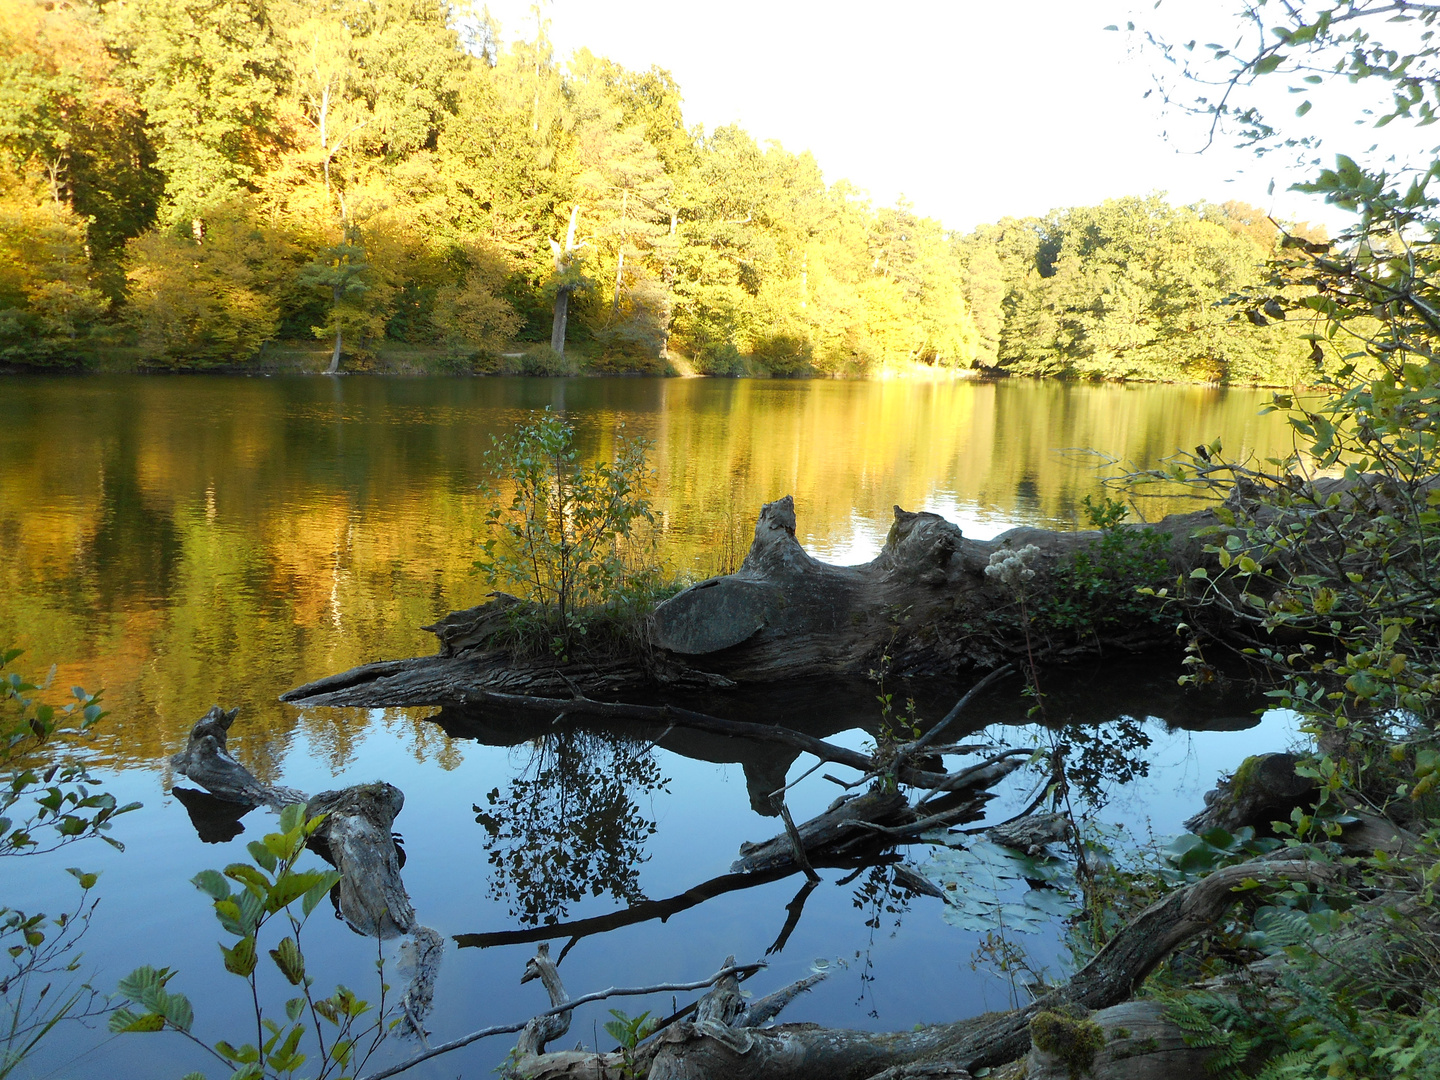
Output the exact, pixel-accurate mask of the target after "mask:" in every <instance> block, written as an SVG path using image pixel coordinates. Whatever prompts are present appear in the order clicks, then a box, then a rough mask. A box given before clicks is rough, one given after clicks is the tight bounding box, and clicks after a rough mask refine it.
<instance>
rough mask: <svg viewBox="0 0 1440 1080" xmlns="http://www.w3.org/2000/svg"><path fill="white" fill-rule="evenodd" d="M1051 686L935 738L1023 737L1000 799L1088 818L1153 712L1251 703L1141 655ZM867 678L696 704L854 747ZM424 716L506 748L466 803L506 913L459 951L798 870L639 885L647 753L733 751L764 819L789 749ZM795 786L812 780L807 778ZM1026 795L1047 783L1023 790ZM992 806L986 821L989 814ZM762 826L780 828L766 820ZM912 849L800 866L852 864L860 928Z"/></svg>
mask: <svg viewBox="0 0 1440 1080" xmlns="http://www.w3.org/2000/svg"><path fill="white" fill-rule="evenodd" d="M1052 682H1053V686H1052V687H1051V689H1050V690H1049V692H1048V693H1047V705H1046V712H1047V714H1048V716H1050V717H1053V718H1054V722H1053V723H1049V724H1046V723H1038V722H1036V720H1035V718H1034V717H1032V716H1029V715H1027V713H1028V712H1029V711H1030V710H1031V705H1032V700H1033V699H1031V698H1027V697H1024V696H1022V695H1021V694H1020V693H1019V690H1020V685H1021V684H1020V681H1019V680H1018V679H1012V680H1010V681H1009V682H1008V683H1003V682H1002V683H1001V684H1000V685H998V686H997V687H995V688H992V689H990V690H989V691H987V692H986V693H984V694H983V695H981V696H980V697H978V698H977V699H976V700H975V701H974V702H973V703H972V704H971V706H970V708H969V711H968V713H967V714H966V716H965V718H964V721H963V722H962V723H961V724H959V725H957V728H956V729H951V730H949V731H947V739H950V738H953V739H956V740H963V741H966V742H967V744H969V745H979V746H988V747H990V748H993V749H1004V748H1010V747H1017V746H1019V747H1027V746H1028V747H1034V748H1035V750H1036V754H1035V756H1034V760H1033V761H1032V762H1030V765H1029V767H1028V768H1027V769H1024V770H1021V771H1020V772H1019V773H1016V774H1015V775H1014V776H1013V777H1012V778H1011V779H1010V781H1007V783H1006V791H1007V792H1008V794H1009V798H1008V799H1006V800H1005V801H1006V802H1014V801H1015V800H1016V799H1017V798H1019V799H1020V801H1022V802H1029V803H1032V804H1034V803H1036V802H1037V801H1038V802H1041V803H1043V804H1044V806H1045V808H1049V807H1050V806H1052V805H1054V806H1060V805H1064V806H1067V807H1070V808H1073V810H1074V812H1075V813H1076V814H1077V815H1078V816H1080V817H1082V818H1087V819H1088V818H1091V817H1094V816H1095V815H1097V814H1100V813H1101V812H1102V811H1103V810H1104V809H1105V807H1106V805H1107V804H1108V802H1109V801H1110V799H1111V797H1112V795H1114V794H1115V793H1116V792H1117V791H1119V790H1121V789H1123V788H1124V787H1125V786H1126V785H1128V784H1130V783H1132V782H1133V781H1135V780H1136V779H1138V778H1143V777H1146V776H1148V775H1149V772H1150V764H1151V761H1150V753H1149V751H1150V747H1151V744H1152V738H1153V737H1152V735H1151V733H1150V728H1151V727H1152V726H1153V725H1154V724H1155V723H1156V722H1157V721H1158V722H1159V723H1160V724H1162V725H1163V726H1164V727H1166V728H1168V729H1170V730H1191V729H1198V730H1212V731H1213V730H1234V729H1241V728H1248V727H1251V726H1253V725H1254V724H1255V723H1256V722H1257V717H1258V713H1257V710H1258V708H1259V707H1260V706H1261V704H1262V703H1263V698H1258V697H1256V696H1255V695H1253V693H1251V692H1250V691H1248V690H1247V689H1246V688H1245V687H1244V686H1243V685H1240V684H1235V683H1229V684H1222V686H1221V687H1212V688H1210V689H1208V690H1205V691H1196V690H1185V689H1182V688H1180V687H1179V686H1177V685H1176V683H1175V679H1174V675H1173V674H1172V673H1171V672H1169V671H1167V670H1165V668H1164V665H1163V664H1157V663H1156V662H1155V661H1154V659H1150V658H1147V659H1142V660H1138V661H1137V660H1128V661H1127V660H1116V661H1111V662H1109V663H1106V664H1103V665H1098V666H1097V667H1095V668H1093V669H1091V670H1089V671H1087V672H1084V673H1079V672H1072V673H1067V674H1062V675H1059V676H1057V677H1055V678H1053V679H1052ZM906 690H907V692H909V693H911V694H912V695H913V696H914V697H915V698H916V699H917V710H918V711H919V712H920V714H921V715H924V716H929V717H932V718H933V717H938V716H939V715H941V714H942V713H943V712H945V710H946V709H947V708H948V707H949V705H950V704H951V702H950V701H949V698H948V696H947V695H949V694H950V693H951V692H952V691H951V684H950V683H949V682H948V681H944V680H931V681H917V682H915V683H913V684H910V685H908V686H907V687H906ZM874 691H875V687H874V686H873V685H872V684H870V683H868V682H866V681H864V680H848V681H847V680H827V681H826V682H824V683H819V684H800V685H793V686H789V687H785V688H778V689H777V688H766V689H765V690H764V691H756V690H753V689H752V690H748V691H747V690H741V691H737V692H735V693H733V694H730V695H726V696H724V697H715V698H710V699H709V700H708V705H709V707H710V708H712V709H713V710H714V712H715V714H716V715H721V716H725V717H727V718H730V719H745V720H748V721H752V722H753V721H756V720H759V721H761V722H766V721H768V722H771V723H777V724H783V725H785V726H787V727H790V728H792V729H793V730H797V731H800V732H802V733H803V734H805V735H809V736H813V737H816V738H821V739H831V738H833V737H835V736H847V735H848V736H849V741H850V742H851V743H854V742H856V740H859V742H860V744H861V745H864V744H865V743H867V742H869V743H872V744H873V740H874V739H875V738H876V736H877V734H878V732H879V727H880V725H879V720H880V711H879V709H878V706H877V705H876V703H875V700H874ZM694 704H697V705H698V704H700V703H699V702H696V703H694ZM431 720H432V721H433V722H435V723H438V724H439V725H440V726H441V727H442V728H443V729H444V730H445V731H446V732H447V734H449V735H450V736H452V737H454V738H457V739H462V740H464V739H471V740H475V741H478V742H482V743H490V744H494V745H504V746H511V747H513V749H512V751H511V757H512V761H513V762H514V771H513V774H512V775H511V776H510V777H509V779H508V780H507V781H506V782H505V783H504V784H503V785H497V786H496V787H494V788H492V789H491V790H490V791H489V792H488V793H487V794H486V796H485V801H484V802H483V803H477V804H476V805H475V806H474V811H475V814H476V822H477V824H479V825H480V826H481V827H482V828H483V830H484V832H485V839H484V848H485V850H486V853H487V857H488V860H489V864H490V866H491V868H492V874H491V877H490V879H489V887H490V890H491V896H492V899H494V900H496V901H499V902H501V903H503V904H505V905H506V907H507V909H508V912H509V915H510V917H511V919H513V920H514V921H515V922H516V923H518V924H519V925H518V928H511V929H493V930H481V931H475V932H470V933H463V934H459V935H456V941H457V943H458V944H460V945H461V947H467V946H470V947H481V948H485V947H493V946H499V945H515V944H521V943H525V942H537V941H545V940H553V939H561V938H568V939H569V943H568V944H567V945H566V946H565V951H568V950H569V949H570V948H571V947H573V946H574V944H575V943H576V942H578V941H579V940H581V939H583V938H585V937H588V936H590V935H593V934H598V933H605V932H609V931H612V930H615V929H618V928H620V927H623V926H629V925H634V924H635V923H639V922H645V921H649V920H654V919H658V920H661V921H664V920H666V919H668V918H670V916H671V915H673V914H675V913H677V912H680V911H685V910H688V909H690V908H692V907H696V906H699V905H701V904H703V903H705V902H706V901H707V900H710V899H713V898H714V897H717V896H720V895H723V894H725V893H730V892H734V891H737V890H743V889H749V888H754V887H756V886H759V885H765V884H769V883H770V882H773V881H776V880H779V879H781V878H784V877H789V876H792V875H797V874H799V873H800V872H801V868H800V867H799V866H792V867H789V868H786V869H783V870H775V871H762V872H749V873H735V872H732V873H728V874H722V875H719V876H716V877H713V878H710V879H707V880H704V881H698V882H695V883H693V884H692V885H690V887H688V888H686V889H684V890H683V891H681V892H678V893H675V894H673V895H669V896H664V897H650V896H647V895H646V894H645V892H644V891H643V890H642V889H641V887H640V876H639V870H640V867H641V865H642V864H643V863H644V862H646V861H647V860H648V859H649V853H648V851H647V843H648V841H649V839H650V838H651V837H652V836H654V835H655V833H656V831H657V828H658V826H657V823H656V821H655V819H654V816H653V800H654V796H655V795H656V794H657V793H662V792H664V793H669V791H670V783H671V780H670V779H669V778H668V777H667V776H666V775H664V771H663V769H662V766H661V764H660V762H659V760H658V758H657V755H656V753H655V751H656V750H657V749H662V750H665V751H669V752H670V753H673V754H678V755H680V756H682V757H686V758H690V759H692V760H698V761H711V762H728V763H733V764H738V765H739V766H741V768H742V770H743V771H744V774H745V781H746V789H747V792H748V795H749V801H750V804H751V809H752V810H753V811H754V812H755V813H757V814H759V815H762V816H763V817H767V818H771V819H776V818H777V809H776V805H775V803H774V802H773V801H772V796H773V795H774V794H775V793H776V792H777V791H778V790H779V789H782V788H784V787H785V786H786V779H787V776H788V775H789V774H790V772H791V771H792V767H793V766H794V765H795V764H796V762H797V761H799V760H800V759H801V758H802V757H804V755H802V754H801V753H800V752H798V751H796V750H793V749H790V748H787V747H784V746H779V745H777V744H775V743H771V742H760V741H753V740H750V739H745V738H737V737H733V736H721V735H709V734H705V733H701V732H697V731H693V730H689V729H686V728H684V727H681V726H669V727H660V726H657V725H649V724H638V723H637V724H614V723H610V724H603V725H590V724H580V723H572V722H569V721H567V720H566V719H565V718H563V717H560V718H557V719H556V721H554V722H553V723H552V722H550V721H547V720H537V719H536V718H535V717H534V715H533V714H529V713H526V714H515V713H509V714H507V713H506V712H505V711H504V710H503V709H499V710H496V709H481V708H473V707H472V708H464V709H462V708H453V707H452V708H445V709H442V710H441V711H440V712H439V713H437V714H436V715H435V716H433V717H432V718H431ZM977 740H978V743H977ZM808 782H809V783H812V784H813V785H815V786H818V787H820V788H824V787H825V786H826V785H825V783H824V781H823V780H822V779H821V777H820V776H816V777H814V778H813V779H812V780H811V781H808ZM1057 783H1058V785H1059V788H1058V794H1057ZM836 792H837V793H838V789H836ZM1022 792H1028V793H1026V794H1023V795H1022V794H1021V793H1022ZM1037 792H1045V793H1046V794H1045V795H1042V797H1041V798H1040V799H1039V800H1037V799H1035V798H1032V796H1034V795H1035V794H1036V793H1037ZM990 817H991V818H992V819H993V820H991V821H990V822H989V823H990V824H993V823H994V821H995V820H999V819H998V818H994V815H990ZM775 831H776V832H777V833H778V832H779V831H780V825H779V822H778V820H776V821H775ZM972 831H973V830H972ZM754 839H764V838H763V837H755V838H754ZM923 852H924V847H923V845H922V846H921V847H920V848H919V849H918V851H917V850H912V849H909V848H907V847H906V846H901V847H899V848H896V847H894V846H879V847H878V848H877V850H876V851H875V852H874V853H873V854H871V855H869V856H867V857H860V858H855V857H849V858H826V857H825V856H823V855H822V856H820V857H819V858H817V859H815V865H816V866H817V867H826V868H841V869H843V870H846V871H849V873H847V874H843V875H841V877H840V878H839V883H840V884H850V883H852V882H853V883H854V888H853V894H852V904H853V907H854V908H856V909H858V910H859V911H860V912H861V914H862V916H863V918H862V922H863V925H864V926H865V927H866V928H868V929H870V930H871V931H872V932H873V931H876V930H879V929H880V927H881V924H882V922H883V921H884V920H885V919H886V918H889V917H894V918H896V919H897V920H898V918H899V917H900V916H902V915H903V914H904V913H905V912H906V911H908V910H909V907H910V903H911V901H912V900H913V899H914V898H915V897H916V896H917V895H919V893H920V892H921V891H925V890H923V889H922V888H921V887H920V886H917V883H916V875H915V874H914V872H913V867H912V866H911V865H910V861H911V860H914V859H916V858H921V857H923ZM722 854H723V853H722ZM922 885H923V883H922ZM815 887H816V883H815V882H810V881H806V882H804V883H803V884H802V885H801V886H800V888H799V891H798V892H797V893H796V895H795V896H794V898H793V899H792V900H790V902H789V903H788V904H787V905H786V907H785V910H784V913H783V915H782V914H779V913H777V916H776V918H777V920H783V922H777V933H776V937H775V940H774V942H773V943H772V944H771V945H770V947H769V950H768V952H770V953H773V952H778V951H780V950H781V949H783V948H784V946H785V943H786V941H787V940H788V939H789V937H790V935H791V933H792V932H793V931H794V929H795V926H796V924H797V923H798V921H799V920H800V918H801V916H802V913H803V910H804V907H805V903H806V900H807V898H808V897H809V895H810V893H811V892H812V890H813V889H814V888H815ZM586 897H608V898H610V899H611V901H612V902H613V903H615V904H616V905H618V908H617V910H613V911H610V912H607V913H604V914H600V915H589V916H585V917H583V918H579V919H571V918H570V917H569V916H570V912H571V908H572V907H573V905H575V904H576V903H578V902H580V901H581V900H582V899H584V898H586ZM897 925H898V922H897ZM562 955H563V953H562Z"/></svg>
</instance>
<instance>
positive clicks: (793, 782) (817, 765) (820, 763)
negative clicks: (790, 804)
mask: <svg viewBox="0 0 1440 1080" xmlns="http://www.w3.org/2000/svg"><path fill="white" fill-rule="evenodd" d="M824 765H825V762H824V761H817V762H816V763H815V764H814V765H811V766H810V768H808V769H806V770H805V771H804V772H802V773H801V774H800V775H799V776H797V777H796V778H795V779H794V780H791V781H790V782H789V783H788V784H786V785H785V786H784V787H782V788H776V789H775V790H774V791H772V792H770V798H771V800H772V801H773V800H775V799H778V798H780V796H782V795H784V794H785V792H787V791H789V790H790V789H791V788H792V787H794V786H795V785H796V784H798V783H800V781H801V780H804V779H805V778H806V777H807V776H809V775H810V774H811V773H813V772H814V771H815V770H816V769H819V768H823V767H824Z"/></svg>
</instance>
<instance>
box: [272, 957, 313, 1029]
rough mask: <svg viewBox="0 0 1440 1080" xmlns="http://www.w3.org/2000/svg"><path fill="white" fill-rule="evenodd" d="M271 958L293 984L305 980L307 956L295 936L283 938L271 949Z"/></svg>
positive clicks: (295, 984)
mask: <svg viewBox="0 0 1440 1080" xmlns="http://www.w3.org/2000/svg"><path fill="white" fill-rule="evenodd" d="M270 958H271V959H272V960H274V961H275V966H276V967H278V968H279V969H280V973H281V974H282V975H284V976H285V978H287V979H289V980H290V983H291V985H292V986H299V985H301V984H302V983H303V982H304V981H305V958H304V957H303V956H302V955H301V954H300V944H299V942H297V941H296V940H295V939H294V938H293V937H286V938H281V939H280V944H279V945H278V946H277V947H276V948H274V949H271V950H270ZM291 1019H294V1017H291Z"/></svg>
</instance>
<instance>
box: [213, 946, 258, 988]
mask: <svg viewBox="0 0 1440 1080" xmlns="http://www.w3.org/2000/svg"><path fill="white" fill-rule="evenodd" d="M220 954H221V955H222V956H223V957H224V958H225V970H226V971H229V972H231V973H233V974H235V975H239V976H241V977H242V978H247V979H248V978H249V977H250V974H251V973H252V972H253V971H254V970H255V964H256V960H257V958H256V955H255V939H254V938H253V937H243V938H241V939H240V940H239V941H237V942H236V943H235V944H234V945H233V946H232V947H231V948H228V949H227V948H226V947H225V946H224V945H221V946H220Z"/></svg>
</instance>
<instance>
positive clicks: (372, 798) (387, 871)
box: [305, 783, 417, 939]
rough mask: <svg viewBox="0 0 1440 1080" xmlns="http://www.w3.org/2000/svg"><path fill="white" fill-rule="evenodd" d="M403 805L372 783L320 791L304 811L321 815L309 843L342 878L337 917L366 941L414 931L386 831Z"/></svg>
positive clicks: (395, 791) (396, 792)
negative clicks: (364, 936)
mask: <svg viewBox="0 0 1440 1080" xmlns="http://www.w3.org/2000/svg"><path fill="white" fill-rule="evenodd" d="M404 805H405V796H404V795H403V794H402V793H401V791H400V789H399V788H397V787H393V786H392V785H390V784H384V783H377V784H359V785H357V786H355V787H348V788H344V789H343V790H341V791H322V792H321V793H320V794H319V795H316V796H315V797H314V798H313V799H311V800H310V801H309V802H308V803H307V804H306V806H305V816H306V817H312V818H313V817H316V816H317V815H320V814H324V815H325V817H324V820H323V821H321V822H320V827H319V828H317V829H316V830H315V832H314V834H313V835H312V836H311V838H310V839H311V845H312V846H313V847H314V848H315V849H316V850H317V851H319V852H320V854H321V855H322V856H324V858H325V859H327V860H328V861H329V862H330V863H332V864H333V865H334V866H335V869H337V870H339V871H340V873H341V875H342V877H341V879H340V886H339V890H340V891H339V896H338V898H337V904H338V907H339V911H340V914H341V915H343V916H344V917H345V921H346V922H348V923H349V924H350V927H351V929H353V930H354V931H355V932H356V933H360V934H364V935H366V936H367V937H378V938H382V939H383V938H393V937H398V936H399V935H400V934H409V933H412V932H413V931H414V930H415V929H416V928H417V923H416V922H415V908H414V907H413V906H412V905H411V903H410V896H409V894H408V893H406V892H405V883H404V882H403V881H402V880H401V878H400V856H399V852H398V851H397V850H396V848H395V839H394V837H393V836H392V835H391V832H390V827H391V826H392V825H393V824H394V823H395V815H397V814H398V813H400V809H401V807H403V806H404Z"/></svg>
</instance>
